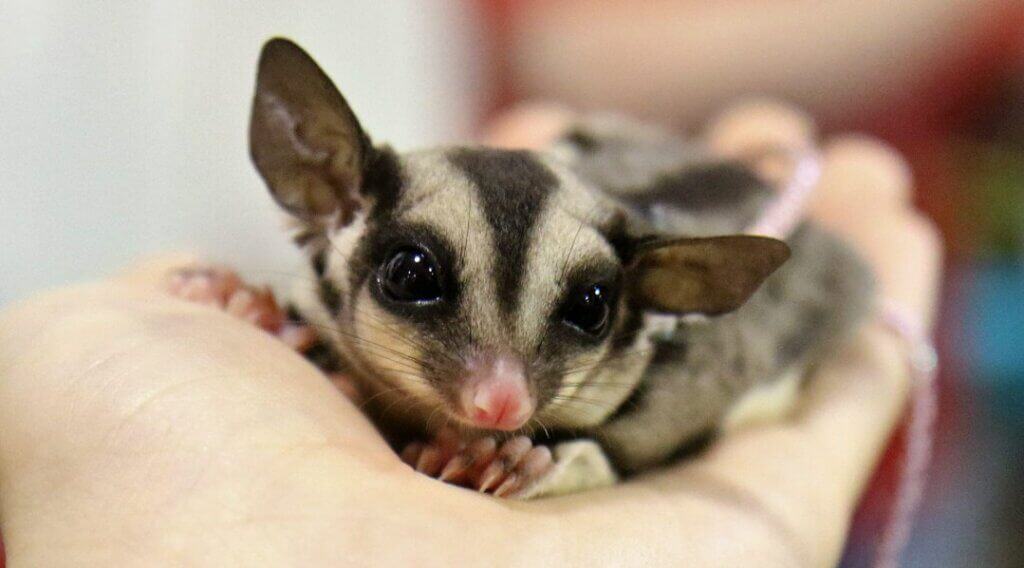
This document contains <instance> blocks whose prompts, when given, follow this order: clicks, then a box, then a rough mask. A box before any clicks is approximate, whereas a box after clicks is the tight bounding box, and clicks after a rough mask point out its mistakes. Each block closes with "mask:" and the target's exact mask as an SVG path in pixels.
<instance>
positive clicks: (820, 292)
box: [249, 39, 873, 496]
mask: <svg viewBox="0 0 1024 568" xmlns="http://www.w3.org/2000/svg"><path fill="white" fill-rule="evenodd" d="M249 143H250V153H251V157H252V160H253V162H254V164H255V166H256V168H257V170H258V171H259V173H260V175H261V176H262V177H263V179H264V180H265V181H266V185H267V186H268V187H269V189H270V193H271V195H272V196H273V198H274V199H275V200H276V201H277V203H278V204H279V205H280V206H281V207H282V208H283V209H284V210H285V211H286V212H287V213H288V215H289V216H290V218H291V219H292V222H293V224H294V226H295V228H296V233H295V237H294V238H295V242H296V243H297V244H298V246H300V247H301V248H302V250H303V251H304V252H305V253H306V255H307V258H308V267H306V268H305V270H307V271H308V276H309V278H310V279H312V280H313V281H315V282H316V285H315V287H314V288H315V292H314V293H311V294H305V295H303V296H302V297H300V298H298V299H297V300H296V314H295V315H296V317H301V318H303V319H304V320H305V321H307V322H310V325H312V326H314V327H315V329H316V330H318V331H319V335H320V337H319V340H320V345H319V346H318V348H317V349H315V350H314V351H315V352H316V353H317V359H318V360H319V361H320V362H321V363H323V364H325V365H328V366H337V367H339V368H341V369H343V370H344V372H345V373H347V374H349V375H350V376H352V377H355V378H356V379H357V380H358V382H359V385H360V387H361V388H362V390H363V393H364V401H365V407H366V411H367V412H368V413H369V414H370V415H371V417H372V418H373V419H374V420H375V421H376V422H377V424H378V425H379V427H380V428H381V430H382V431H383V432H384V433H385V435H386V436H388V437H389V439H390V440H392V441H393V442H394V443H395V444H397V445H400V444H404V443H408V442H410V441H416V440H424V441H429V440H431V439H432V437H433V436H435V435H436V434H437V432H439V431H441V430H444V431H445V432H447V433H448V434H447V435H448V436H449V437H454V439H455V441H454V442H452V444H451V445H450V446H447V447H450V448H454V449H451V450H450V451H449V453H448V455H446V456H441V455H440V454H441V453H443V451H444V450H443V448H444V447H446V446H445V445H444V444H440V445H430V444H427V445H426V446H424V445H415V446H412V447H414V448H415V449H413V450H411V452H412V461H414V462H415V461H418V462H420V466H421V467H420V468H421V469H424V470H433V471H428V473H433V474H434V475H441V477H444V478H447V479H452V480H458V479H459V478H460V476H461V479H462V481H463V482H464V483H467V484H470V485H474V484H475V485H477V486H478V488H480V489H484V490H490V491H495V492H497V493H498V494H500V495H520V496H522V495H532V494H535V493H536V491H535V490H533V488H534V487H535V486H536V485H537V484H539V483H540V481H539V479H541V478H542V477H544V475H548V473H549V472H550V468H549V467H548V465H547V462H548V461H549V460H550V459H551V458H550V456H551V454H550V453H549V452H548V450H547V449H545V448H546V447H551V448H553V449H554V452H555V453H554V456H555V462H558V461H559V459H563V460H566V461H571V460H572V459H574V458H573V457H572V456H573V454H572V452H560V450H562V449H565V448H580V447H584V448H589V450H588V451H587V452H584V454H589V455H590V457H589V458H587V459H583V460H582V463H584V464H585V467H584V468H583V470H582V471H577V472H576V473H575V474H572V473H571V472H565V471H563V475H566V476H570V477H571V475H577V476H578V477H579V476H582V477H581V478H580V479H576V480H575V481H572V482H571V483H569V485H570V486H572V487H576V488H579V487H586V486H588V485H593V484H595V483H606V482H608V481H610V480H614V479H617V478H621V477H623V476H629V475H633V474H636V473H638V472H642V471H644V470H647V469H650V468H652V467H656V466H659V465H662V464H665V463H666V462H669V461H670V460H672V459H674V458H675V457H677V456H679V455H680V453H681V452H684V451H685V450H686V449H687V448H692V447H693V445H694V444H695V443H698V442H699V441H701V440H706V439H708V438H709V437H711V436H713V435H714V434H715V433H716V432H719V431H721V430H722V429H723V428H725V427H726V426H728V425H729V424H732V423H735V422H738V421H739V420H741V415H751V414H752V413H756V412H754V411H753V410H752V409H755V407H758V406H761V407H765V406H766V404H764V402H765V401H766V400H770V399H771V397H770V396H768V395H766V394H765V393H769V392H771V391H774V392H775V395H774V398H775V400H774V405H775V407H778V408H781V407H784V406H785V405H786V404H785V403H787V402H788V401H791V400H792V399H793V398H794V396H795V394H796V393H797V390H798V389H797V386H798V381H799V380H800V378H801V377H802V376H803V375H804V372H805V371H806V370H807V368H808V367H809V366H810V365H813V364H814V363H815V362H816V361H818V360H820V358H821V357H822V356H823V355H824V354H825V353H827V352H828V350H829V348H830V347H831V346H833V345H834V344H835V343H836V342H837V341H838V340H840V339H841V338H842V337H843V336H844V335H846V334H847V333H848V332H849V331H850V330H851V329H852V328H853V327H854V326H855V325H856V324H857V323H858V322H859V321H860V319H861V316H862V315H864V314H865V313H867V311H868V308H869V304H870V303H871V301H872V294H873V292H872V290H873V286H872V279H871V277H870V275H869V273H868V271H867V270H866V268H865V266H864V265H863V263H862V262H861V261H860V260H859V259H858V258H857V257H856V256H855V255H854V254H853V253H852V252H851V251H850V250H849V249H848V248H847V247H846V246H844V244H843V243H842V242H840V241H839V240H837V239H836V238H834V237H832V236H830V235H829V234H827V233H825V232H823V231H822V230H821V229H819V228H817V227H815V226H814V225H813V224H811V223H804V224H803V225H802V226H800V227H799V228H798V230H796V231H795V233H794V234H792V235H791V237H789V238H788V239H787V240H785V241H782V240H776V239H771V238H766V237H759V236H750V235H744V234H742V233H743V230H744V228H745V227H747V226H749V225H750V224H751V223H752V222H753V221H754V220H755V219H756V218H757V216H758V214H759V213H760V212H761V211H762V210H763V208H764V207H765V205H766V204H767V203H768V202H769V201H770V200H771V198H772V196H773V192H772V189H771V187H770V186H769V184H767V183H766V182H765V181H763V180H762V179H760V178H759V177H758V176H757V175H756V174H755V173H754V172H753V170H752V169H751V168H750V167H748V166H746V165H744V164H742V163H739V162H735V161H729V160H724V159H722V158H718V157H715V156H714V155H712V154H710V153H709V152H708V151H706V150H705V149H703V148H702V147H701V146H700V145H698V144H696V143H693V142H689V141H687V140H686V139H684V138H681V137H679V136H677V135H675V134H673V133H670V132H667V131H663V130H660V129H658V128H656V127H652V126H647V125H642V124H639V123H636V122H632V121H628V120H625V119H621V118H615V117H604V116H597V117H590V118H586V119H582V120H580V121H579V122H578V123H577V124H574V125H572V126H570V127H569V128H567V129H566V131H565V132H564V134H563V135H562V136H561V138H560V139H559V140H558V141H557V142H556V143H554V144H553V145H552V146H551V147H549V148H547V149H544V150H539V151H532V150H505V149H495V148H488V147H483V146H474V145H466V146H445V147H439V148H431V149H425V150H418V151H413V152H403V153H398V152H396V151H395V150H393V149H392V148H390V147H389V146H387V145H383V144H379V143H375V142H374V141H372V140H371V138H370V136H369V135H368V134H367V133H366V132H365V131H364V130H363V128H362V127H361V126H360V124H359V121H358V120H357V119H356V116H355V114H354V113H353V111H352V109H351V108H349V105H348V104H347V103H346V101H345V99H344V98H343V97H342V95H341V94H340V93H339V92H338V90H337V89H336V88H335V86H334V85H333V83H332V82H331V80H330V79H329V78H328V77H327V75H326V74H325V73H324V72H323V71H322V70H321V69H320V68H319V67H318V66H317V64H316V63H315V62H314V61H313V60H312V59H311V58H310V57H309V56H308V55H307V54H306V53H305V52H304V51H303V50H302V49H301V48H299V47H298V46H296V45H295V44H294V43H292V42H290V41H288V40H284V39H274V40H271V41H270V42H268V43H267V44H266V45H265V46H264V48H263V51H262V54H261V56H260V61H259V69H258V77H257V80H256V92H255V97H254V99H253V106H252V115H251V123H250V131H249ZM780 392H781V393H783V394H782V395H779V394H778V393H780ZM780 401H781V402H780ZM768 406H770V405H768ZM778 408H776V410H777V409H778ZM453 432H454V434H452V433H453ZM439 448H442V449H439ZM531 448H533V449H531ZM428 452H433V453H432V454H430V458H429V459H427V458H426V453H428ZM421 453H423V455H421V456H419V457H417V456H418V455H419V454H421ZM595 455H596V457H595ZM496 457H497V458H498V459H495V458H496ZM481 459H486V460H487V461H489V462H490V464H489V465H488V467H482V463H481V462H480V460H481ZM442 461H444V462H445V463H447V466H446V467H441V465H443V464H442ZM474 467H476V468H477V469H476V474H475V475H476V477H475V478H473V479H472V480H469V481H467V480H466V478H467V476H470V475H471V474H470V473H467V472H470V471H471V470H473V468H474ZM531 468H532V469H531ZM588 468H589V469H588ZM542 474H544V475H542ZM588 476H590V479H588ZM595 480H597V481H595ZM563 486H565V484H563ZM552 491H553V490H552Z"/></svg>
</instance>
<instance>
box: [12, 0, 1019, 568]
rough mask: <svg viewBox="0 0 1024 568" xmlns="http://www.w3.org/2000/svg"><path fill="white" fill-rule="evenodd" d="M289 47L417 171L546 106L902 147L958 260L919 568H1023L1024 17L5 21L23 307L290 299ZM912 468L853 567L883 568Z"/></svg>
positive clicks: (665, 10) (258, 14)
mask: <svg viewBox="0 0 1024 568" xmlns="http://www.w3.org/2000/svg"><path fill="white" fill-rule="evenodd" d="M274 35H284V36H288V37H291V38H293V39H295V40H296V41H298V42H299V43H301V44H302V45H303V46H305V47H306V48H307V49H308V50H309V51H310V52H311V53H312V54H313V55H314V56H315V57H316V58H317V60H318V61H319V62H320V63H321V65H322V66H323V67H324V68H325V69H326V70H327V71H328V73H329V74H331V75H332V77H333V78H334V80H335V81H336V82H337V83H338V85H339V87H340V88H341V89H342V91H343V92H344V93H345V95H346V97H348V99H349V102H350V103H351V104H352V106H353V107H354V108H355V109H356V112H357V113H358V114H359V115H360V118H361V119H362V121H363V123H364V125H365V126H366V127H367V129H368V130H369V131H370V133H371V134H372V135H373V136H374V137H375V138H376V139H378V140H388V141H390V142H392V143H393V144H394V145H396V146H397V147H399V148H411V147H416V146H422V145H430V144H437V143H443V142H446V141H453V140H464V139H466V138H469V137H472V136H473V135H474V133H476V132H478V129H479V128H480V126H481V125H482V124H484V123H485V122H486V121H487V120H488V119H489V118H490V117H493V116H495V115H496V114H497V113H499V112H500V111H501V110H502V109H504V108H507V107H508V106H509V105H512V104H515V103H516V102H518V101H523V100H534V99H548V100H555V101H559V102H562V103H565V104H568V105H572V106H575V107H580V108H612V109H618V110H621V111H626V112H629V113H632V114H635V115H639V116H642V117H645V118H648V119H652V120H657V121H660V122H663V123H666V124H670V125H673V126H676V127H678V128H680V129H690V128H696V127H699V126H700V125H701V123H702V122H703V121H704V120H706V119H707V118H708V117H709V116H710V115H711V113H713V112H714V111H716V110H719V109H721V108H722V107H724V106H726V105H727V104H728V103H729V102H730V101H732V100H734V99H736V98H740V97H745V96H750V95H770V96H774V97H779V98H782V99H784V100H788V101H791V102H794V103H796V104H798V105H800V106H802V107H804V108H806V109H807V110H808V111H809V112H810V113H812V114H813V115H814V116H815V117H816V118H817V119H818V120H819V121H820V123H821V125H822V127H823V131H824V132H825V133H826V134H827V133H830V132H837V131H848V130H858V131H863V132H868V133H870V134H872V135H874V136H877V137H880V138H882V139H883V140H886V141H887V142H888V143H890V144H891V145H893V146H894V147H896V148H897V149H898V150H900V151H901V152H902V153H903V154H904V155H905V156H906V157H907V159H908V160H909V162H910V163H911V165H912V167H913V169H914V173H915V177H916V180H917V194H916V200H917V203H918V205H919V206H920V207H921V208H922V209H923V210H924V211H926V212H927V213H928V214H929V215H931V216H932V217H933V218H934V219H935V220H936V221H937V223H938V224H939V226H940V228H941V230H942V232H943V236H944V239H945V242H946V246H947V250H948V264H947V275H946V279H945V282H944V304H943V305H944V308H943V313H942V317H941V319H940V326H939V332H938V333H939V345H940V350H941V354H942V362H943V366H942V375H941V378H940V380H941V383H942V387H943V393H942V407H941V415H940V421H939V426H938V429H939V431H938V437H939V438H938V451H937V455H936V461H935V465H934V467H933V477H932V481H931V484H930V486H929V489H928V493H927V499H926V503H925V506H924V511H923V514H922V516H921V520H920V522H919V523H918V525H917V528H916V530H915V533H914V537H913V540H912V542H911V546H910V551H909V553H908V556H907V562H906V565H908V566H921V567H933V566H1016V567H1019V566H1024V491H1022V487H1024V332H1022V330H1024V2H1021V1H1017V0H1014V1H1006V0H902V1H900V2H892V1H881V0H831V1H828V2H822V1H818V0H775V1H772V2H766V1H753V0H730V1H710V0H707V1H698V0H688V1H675V2H669V1H666V0H654V1H648V2H642V3H640V2H630V1H625V0H624V1H619V2H616V1H610V0H556V1H543V2H542V1H539V0H536V1H513V0H462V1H440V0H437V1H416V0H391V1H386V2H356V1H352V0H333V1H328V0H315V1H311V2H310V1H307V2H302V3H301V5H300V4H299V3H294V2H284V1H270V2H260V3H259V4H258V7H256V6H254V5H253V4H252V3H244V4H243V3H234V2H218V3H213V2H200V1H198V0H195V1H192V2H184V1H183V2H158V1H155V0H150V1H138V2H130V3H128V2H113V1H110V2H103V1H92V2H80V1H70V0H66V1H60V0H38V1H27V0H26V1H19V0H3V2H0V134H2V135H0V180H2V181H0V230H2V232H0V306H2V305H4V304H5V303H7V302H9V301H12V300H15V299H18V298H21V297H24V296H25V295H26V294H28V293H30V292H32V291H35V290H38V289H40V288H42V287H46V286H52V285H56V284H60V283H64V282H69V281H73V280H80V279H83V278H88V277H95V276H99V275H102V274H104V273H107V272H109V271H111V270H113V269H116V268H117V267H119V266H123V265H124V264H126V263H128V262H129V261H131V260H132V259H134V258H137V257H138V256H139V255H141V254H145V253H151V252H157V251H165V250H168V249H184V250H194V251H199V252H201V253H203V254H205V255H207V256H208V257H211V258H214V259H218V260H222V261H229V262H231V263H232V264H234V265H237V266H239V267H241V268H243V269H244V270H245V271H246V272H247V273H249V274H250V276H252V277H253V278H257V279H261V280H263V281H266V282H270V283H272V284H278V285H282V284H285V283H286V282H284V280H287V278H286V277H285V276H284V274H285V272H286V271H287V270H288V268H289V267H290V266H291V264H292V263H293V262H294V261H295V255H294V253H293V251H292V250H291V248H290V247H289V246H288V243H287V241H286V239H284V238H282V236H281V233H280V231H279V218H278V216H277V214H276V211H275V208H274V207H273V205H272V204H271V201H270V199H268V198H267V196H266V194H265V191H264V189H263V186H262V183H261V182H260V181H259V179H258V178H257V176H256V175H255V173H254V172H253V171H252V169H251V167H250V165H249V162H248V157H247V152H246V141H245V135H246V124H247V119H248V110H249V98H250V97H251V88H252V82H253V74H254V66H255V62H256V57H257V54H258V52H259V48H260V45H261V44H262V42H263V41H264V40H266V39H267V38H269V37H271V36H274ZM898 457H899V456H897V455H896V451H895V450H893V451H890V452H889V455H888V456H887V457H886V459H885V460H884V463H883V465H882V466H881V467H880V469H879V471H878V473H877V475H876V480H875V482H874V483H873V485H872V489H871V490H870V491H869V493H868V495H867V496H866V497H865V500H864V503H863V505H862V507H861V510H860V512H859V513H858V520H857V523H856V526H855V528H854V531H853V534H852V537H851V539H850V544H849V547H848V550H847V554H846V558H845V559H844V566H851V567H852V566H864V565H867V562H868V559H869V558H870V553H871V551H872V550H873V546H874V544H875V538H876V536H877V535H876V528H877V526H878V525H879V524H880V522H881V520H882V519H883V518H884V516H885V515H887V514H888V510H889V509H888V507H889V504H890V503H889V496H890V495H891V486H892V483H893V482H894V479H895V477H894V474H895V471H896V470H895V467H896V464H897V463H898ZM2 564H3V562H2V560H0V566H2Z"/></svg>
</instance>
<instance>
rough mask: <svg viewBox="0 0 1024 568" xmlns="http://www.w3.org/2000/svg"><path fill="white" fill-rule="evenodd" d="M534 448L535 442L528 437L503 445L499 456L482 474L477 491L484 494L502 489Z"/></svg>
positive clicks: (513, 439) (516, 438)
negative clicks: (491, 490) (493, 488)
mask: <svg viewBox="0 0 1024 568" xmlns="http://www.w3.org/2000/svg"><path fill="white" fill-rule="evenodd" d="M532 447H533V442H532V441H531V440H530V439H529V438H527V437H526V436H518V437H515V438H512V439H511V440H509V441H507V442H505V443H504V444H502V446H501V448H499V449H498V453H497V455H496V456H495V457H494V459H493V460H492V461H491V463H490V464H489V465H488V466H487V467H486V468H485V469H484V471H483V473H481V474H480V478H479V481H478V482H477V490H478V491H480V492H481V493H484V492H487V490H488V489H491V488H492V487H500V485H501V484H503V483H504V481H505V478H506V477H507V476H508V475H509V474H510V473H512V472H513V471H514V470H515V468H516V466H517V465H518V464H519V462H520V461H521V460H522V459H523V457H525V456H526V454H527V453H528V452H529V451H530V448H532Z"/></svg>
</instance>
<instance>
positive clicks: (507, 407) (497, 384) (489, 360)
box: [459, 355, 533, 430]
mask: <svg viewBox="0 0 1024 568" xmlns="http://www.w3.org/2000/svg"><path fill="white" fill-rule="evenodd" d="M466 371H467V374H466V378H465V381H464V382H463V384H462V387H461V389H462V390H461V393H460V397H459V399H460V400H459V402H460V404H461V406H462V414H463V416H464V417H465V418H466V419H467V420H469V421H470V422H472V423H473V424H474V425H476V426H478V427H480V428H487V429H492V430H516V429H518V428H520V427H522V425H523V424H526V421H527V420H529V419H530V416H532V415H533V400H532V399H531V398H530V391H529V388H527V385H526V372H525V370H524V368H523V362H522V359H520V358H518V357H515V356H512V355H497V356H495V355H479V356H474V357H471V358H470V359H469V361H468V362H467V365H466Z"/></svg>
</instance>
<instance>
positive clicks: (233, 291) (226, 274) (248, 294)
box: [167, 266, 316, 352]
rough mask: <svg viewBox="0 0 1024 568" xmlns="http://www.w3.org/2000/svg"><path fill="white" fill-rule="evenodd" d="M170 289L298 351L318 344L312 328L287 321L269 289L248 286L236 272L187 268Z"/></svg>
mask: <svg viewBox="0 0 1024 568" xmlns="http://www.w3.org/2000/svg"><path fill="white" fill-rule="evenodd" d="M167 289H168V290H169V291H170V293H171V294H173V295H175V296H177V297H179V298H182V299H185V300H189V301H192V302H197V303H200V304H205V305H208V306H212V307H215V308H218V309H221V310H224V311H226V312H227V313H229V314H231V315H233V316H236V317H238V318H240V319H243V320H245V321H248V322H250V323H252V324H253V325H255V326H256V327H259V328H260V329H263V330H264V331H266V332H268V333H272V334H274V335H275V336H277V337H278V339H280V340H281V341H283V342H285V343H286V344H287V345H289V346H290V347H292V348H293V349H295V350H296V351H299V352H305V351H306V350H307V349H309V348H310V347H311V346H312V345H313V343H314V342H315V341H316V333H315V332H314V330H313V329H312V328H311V327H309V326H307V325H304V324H302V323H297V322H291V321H288V318H287V316H286V314H285V312H284V310H282V309H281V307H280V306H279V305H278V304H277V300H275V299H274V294H273V292H271V291H270V289H269V288H267V287H256V286H252V285H249V284H246V283H245V282H243V281H242V279H241V278H240V277H239V276H238V274H237V273H236V272H235V271H233V270H229V269H227V268H223V267H217V266H200V267H190V268H184V269H182V270H179V271H177V272H175V273H174V274H173V275H171V278H170V281H169V282H168V286H167Z"/></svg>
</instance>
